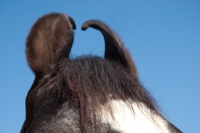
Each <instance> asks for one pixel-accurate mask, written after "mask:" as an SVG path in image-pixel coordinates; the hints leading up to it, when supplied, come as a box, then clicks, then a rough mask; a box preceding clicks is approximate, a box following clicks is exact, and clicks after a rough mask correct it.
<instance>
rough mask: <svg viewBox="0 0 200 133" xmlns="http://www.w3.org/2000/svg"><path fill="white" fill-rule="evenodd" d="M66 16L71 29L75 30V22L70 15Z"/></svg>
mask: <svg viewBox="0 0 200 133" xmlns="http://www.w3.org/2000/svg"><path fill="white" fill-rule="evenodd" d="M68 18H69V21H70V23H71V24H72V28H73V30H75V29H76V24H75V21H74V19H73V18H72V17H70V16H68Z"/></svg>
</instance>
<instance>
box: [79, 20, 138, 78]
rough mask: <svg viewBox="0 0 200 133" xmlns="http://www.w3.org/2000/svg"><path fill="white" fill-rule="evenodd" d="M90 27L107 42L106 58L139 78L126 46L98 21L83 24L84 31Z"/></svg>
mask: <svg viewBox="0 0 200 133" xmlns="http://www.w3.org/2000/svg"><path fill="white" fill-rule="evenodd" d="M88 27H92V28H94V29H97V30H99V31H100V32H101V33H102V34H103V36H104V40H105V54H104V58H105V59H107V60H110V61H115V62H117V63H118V64H120V65H122V66H123V67H125V68H127V69H129V70H130V72H131V73H132V75H134V76H135V77H136V78H138V74H137V70H136V66H135V64H134V61H133V60H132V58H131V55H130V53H129V52H128V50H127V49H126V48H125V47H124V44H123V43H122V41H121V40H120V38H119V36H118V35H116V34H115V33H114V32H113V31H112V30H111V29H110V28H109V27H108V26H107V25H106V24H104V23H102V22H101V21H98V20H89V21H86V22H85V23H83V24H82V27H81V28H82V30H86V29H87V28H88Z"/></svg>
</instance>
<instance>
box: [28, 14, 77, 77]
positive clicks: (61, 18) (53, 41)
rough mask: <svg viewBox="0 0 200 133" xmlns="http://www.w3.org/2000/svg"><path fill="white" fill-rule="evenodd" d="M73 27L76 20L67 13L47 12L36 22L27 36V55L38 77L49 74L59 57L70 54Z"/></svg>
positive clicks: (74, 27)
mask: <svg viewBox="0 0 200 133" xmlns="http://www.w3.org/2000/svg"><path fill="white" fill-rule="evenodd" d="M73 29H76V25H75V22H74V20H73V19H72V18H71V17H69V16H67V15H65V14H59V13H51V14H47V15H44V16H42V17H41V18H39V19H38V20H37V21H36V22H35V24H34V25H33V26H32V28H31V30H30V33H29V35H28V37H27V41H26V57H27V61H28V64H29V66H30V68H31V69H32V70H33V72H34V73H35V75H36V77H42V76H43V75H45V74H47V73H48V72H50V70H51V67H52V66H53V65H54V64H56V62H57V61H59V59H61V58H64V57H68V56H69V53H70V50H71V47H72V43H73V38H74V33H73Z"/></svg>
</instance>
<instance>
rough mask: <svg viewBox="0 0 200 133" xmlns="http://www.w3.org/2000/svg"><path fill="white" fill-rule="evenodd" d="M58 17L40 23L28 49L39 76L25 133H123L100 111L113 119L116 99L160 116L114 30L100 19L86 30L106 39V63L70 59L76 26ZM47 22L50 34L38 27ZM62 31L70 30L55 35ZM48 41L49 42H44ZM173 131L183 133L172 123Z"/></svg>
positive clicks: (89, 58)
mask: <svg viewBox="0 0 200 133" xmlns="http://www.w3.org/2000/svg"><path fill="white" fill-rule="evenodd" d="M54 15H55V14H50V15H46V16H43V17H42V18H40V19H39V20H38V21H37V22H36V24H35V25H36V26H35V25H34V26H33V28H32V29H31V32H30V34H29V36H28V39H27V40H31V41H27V45H26V47H27V50H26V53H27V60H28V62H29V65H30V67H31V69H32V70H33V71H34V73H35V75H36V77H35V81H34V83H33V85H32V87H31V89H30V90H29V92H28V95H27V98H26V120H25V123H24V126H23V128H22V130H21V133H25V132H27V133H33V132H58V133H59V132H60V133H61V132H66V133H119V132H118V131H115V130H113V129H112V128H111V127H110V125H109V124H108V123H101V118H100V114H101V113H102V112H101V111H100V108H101V107H102V106H104V107H105V108H106V109H107V110H108V111H109V112H110V113H111V114H112V108H111V107H110V106H109V105H107V104H106V103H108V102H109V101H110V100H112V99H121V100H123V101H126V102H127V101H128V102H127V104H129V103H131V102H136V103H137V102H142V103H144V104H145V105H146V106H147V107H148V108H149V109H151V110H152V111H153V112H154V113H156V114H157V115H160V113H159V112H158V110H157V107H156V104H155V103H154V100H153V98H152V97H151V96H150V95H149V94H148V92H147V91H146V90H145V89H144V88H143V87H142V85H141V84H140V82H139V79H138V74H137V71H136V67H135V65H134V62H133V60H132V58H131V56H130V54H129V52H128V51H127V49H126V48H125V47H124V45H123V43H122V42H121V40H120V38H119V37H118V36H117V35H116V34H115V33H114V32H113V31H112V30H111V29H110V28H109V27H108V26H106V25H105V24H104V23H102V22H100V21H96V20H90V21H87V22H85V23H84V24H83V25H82V29H83V30H86V29H87V28H88V27H92V28H95V29H97V30H99V31H100V32H101V33H102V34H103V36H104V39H105V56H104V58H101V57H95V56H92V55H87V56H81V57H78V58H75V59H71V58H69V56H68V55H69V52H70V49H71V47H72V42H73V27H72V26H71V24H70V23H69V22H70V21H69V20H68V19H66V16H64V15H62V14H56V17H55V16H54ZM49 18H50V19H49ZM47 20H49V21H48V23H47ZM57 20H59V21H57ZM50 21H52V22H50ZM54 22H58V23H54ZM72 22H73V21H72ZM46 23H47V24H49V27H51V28H50V29H49V28H42V27H40V26H38V25H45V24H46ZM73 23H74V22H73ZM59 24H63V25H61V27H60V25H59ZM54 26H55V27H56V29H54V28H52V27H54ZM62 27H63V28H62ZM62 29H65V30H64V31H63V32H58V34H57V33H56V34H52V33H53V31H60V30H62ZM41 30H46V31H41ZM32 32H33V33H32ZM35 33H40V34H41V35H40V36H35V35H38V34H35ZM49 35H51V36H52V38H51V39H49ZM58 36H61V37H58ZM41 37H42V38H41ZM57 37H58V38H57ZM43 39H45V40H46V39H47V41H40V40H43ZM35 40H37V41H35ZM55 40H57V41H55ZM51 41H52V42H51ZM53 42H55V43H53ZM63 42H64V43H63ZM29 43H30V44H29ZM38 45H41V47H42V49H38V48H41V47H37V46H38ZM38 51H39V52H38ZM44 52H47V53H48V54H47V56H46V57H43V56H44V54H43V53H44ZM34 53H39V54H34ZM35 66H37V67H35ZM133 112H134V109H133ZM169 129H170V130H171V131H172V132H174V133H180V132H181V131H180V130H178V129H176V128H175V127H174V126H173V125H172V124H170V123H169Z"/></svg>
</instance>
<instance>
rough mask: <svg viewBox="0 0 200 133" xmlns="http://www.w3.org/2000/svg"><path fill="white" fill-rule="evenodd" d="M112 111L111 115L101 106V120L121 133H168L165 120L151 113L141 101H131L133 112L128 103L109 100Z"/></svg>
mask: <svg viewBox="0 0 200 133" xmlns="http://www.w3.org/2000/svg"><path fill="white" fill-rule="evenodd" d="M109 105H110V107H111V108H112V111H113V117H114V120H113V119H112V118H113V117H112V116H111V114H110V113H109V112H108V111H106V109H105V108H102V116H101V117H102V122H103V123H109V124H110V125H111V127H112V128H113V129H115V130H118V131H121V132H123V133H169V131H168V129H167V122H166V121H165V120H164V119H163V118H162V117H160V116H158V115H156V114H153V113H152V112H150V110H149V109H148V108H147V107H146V106H145V105H144V104H142V103H139V104H136V103H132V104H131V105H130V106H132V108H133V110H134V112H133V111H132V110H131V107H128V105H129V104H126V103H124V102H123V101H122V100H111V101H110V102H109Z"/></svg>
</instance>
